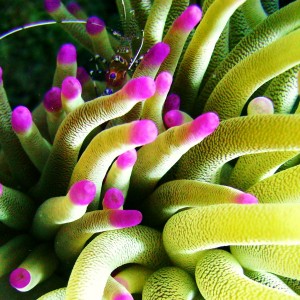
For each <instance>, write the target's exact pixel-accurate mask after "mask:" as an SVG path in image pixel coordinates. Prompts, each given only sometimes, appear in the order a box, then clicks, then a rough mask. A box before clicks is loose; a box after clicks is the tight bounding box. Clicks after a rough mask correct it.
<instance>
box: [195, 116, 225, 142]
mask: <svg viewBox="0 0 300 300" xmlns="http://www.w3.org/2000/svg"><path fill="white" fill-rule="evenodd" d="M219 124H220V120H219V117H218V115H217V114H215V113H213V112H208V113H205V114H203V115H201V116H199V117H197V118H196V119H195V120H194V121H192V122H191V126H190V133H191V134H192V135H193V136H194V137H195V138H205V137H206V136H208V135H210V134H211V133H213V132H214V131H215V130H216V129H217V127H218V126H219Z"/></svg>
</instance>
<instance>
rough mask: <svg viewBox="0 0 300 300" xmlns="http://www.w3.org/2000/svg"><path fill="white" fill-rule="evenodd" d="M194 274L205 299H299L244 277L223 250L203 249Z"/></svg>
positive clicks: (240, 268) (237, 264) (238, 266)
mask: <svg viewBox="0 0 300 300" xmlns="http://www.w3.org/2000/svg"><path fill="white" fill-rule="evenodd" d="M208 270H209V271H208ZM195 276H196V282H197V285H198V288H199V290H200V292H201V294H202V295H203V296H204V298H205V299H220V300H221V299H226V300H227V299H228V300H230V299H299V296H298V295H290V294H287V293H284V292H282V291H279V290H276V289H271V288H269V287H266V286H264V285H262V284H259V283H257V282H255V281H253V280H251V279H249V278H247V277H246V276H245V275H244V274H243V269H242V267H241V266H240V265H239V263H238V262H237V260H236V259H235V258H234V257H233V256H232V255H231V254H230V253H228V252H226V251H223V250H208V251H205V252H203V254H202V255H201V256H200V258H199V261H198V263H197V267H196V273H195ZM239 286H243V288H242V289H240V288H239Z"/></svg>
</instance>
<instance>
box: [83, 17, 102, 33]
mask: <svg viewBox="0 0 300 300" xmlns="http://www.w3.org/2000/svg"><path fill="white" fill-rule="evenodd" d="M104 28H105V23H104V21H103V20H102V19H100V18H98V17H90V18H88V19H87V22H86V31H87V33H88V34H90V35H96V34H98V33H100V32H102V31H103V30H104Z"/></svg>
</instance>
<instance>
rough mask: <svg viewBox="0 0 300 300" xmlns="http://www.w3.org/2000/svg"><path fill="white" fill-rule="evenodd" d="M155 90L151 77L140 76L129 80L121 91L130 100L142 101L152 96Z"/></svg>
mask: <svg viewBox="0 0 300 300" xmlns="http://www.w3.org/2000/svg"><path fill="white" fill-rule="evenodd" d="M155 88H156V87H155V82H154V80H153V79H152V78H151V77H146V76H142V77H138V78H135V79H131V80H129V81H128V82H127V84H126V85H125V86H124V87H123V89H122V90H121V91H122V92H123V91H124V92H125V93H126V94H127V96H128V97H129V98H131V99H132V100H135V101H142V100H146V99H147V98H150V97H151V96H153V94H154V93H155Z"/></svg>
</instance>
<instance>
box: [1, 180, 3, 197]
mask: <svg viewBox="0 0 300 300" xmlns="http://www.w3.org/2000/svg"><path fill="white" fill-rule="evenodd" d="M2 194H3V185H2V184H1V183H0V197H1V196H2Z"/></svg>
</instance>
